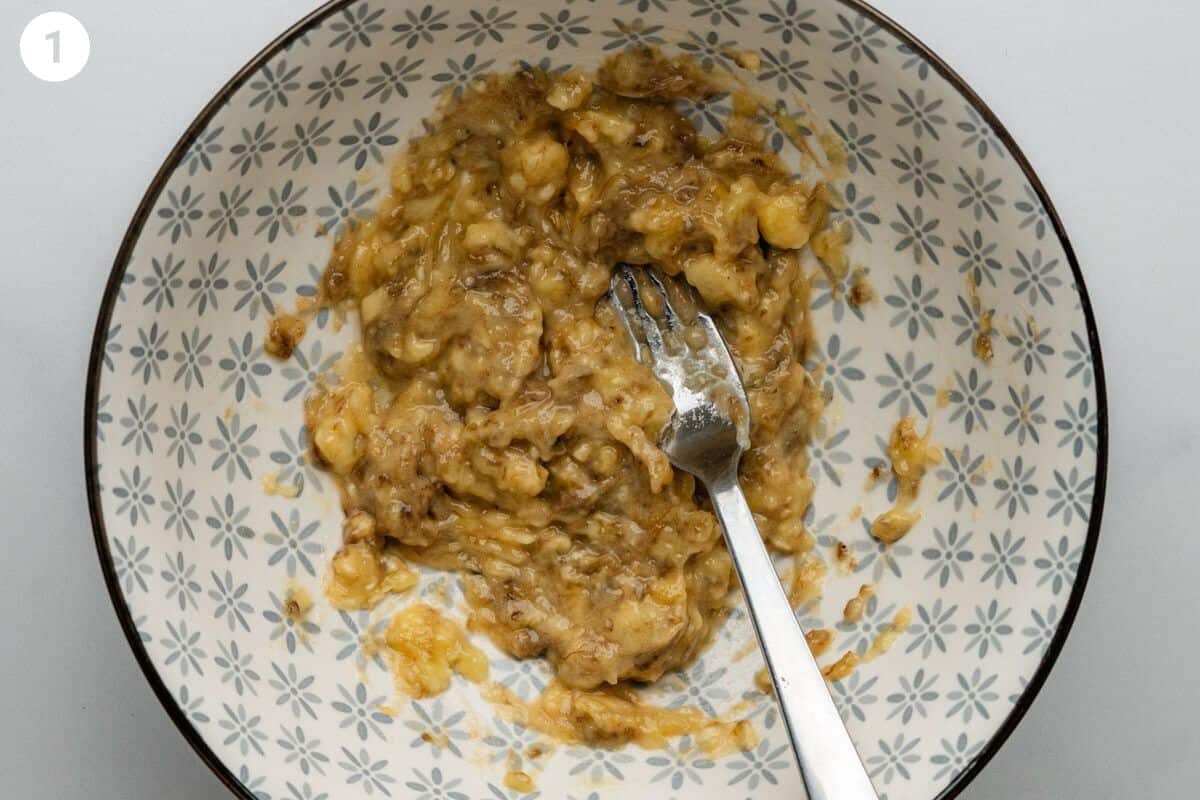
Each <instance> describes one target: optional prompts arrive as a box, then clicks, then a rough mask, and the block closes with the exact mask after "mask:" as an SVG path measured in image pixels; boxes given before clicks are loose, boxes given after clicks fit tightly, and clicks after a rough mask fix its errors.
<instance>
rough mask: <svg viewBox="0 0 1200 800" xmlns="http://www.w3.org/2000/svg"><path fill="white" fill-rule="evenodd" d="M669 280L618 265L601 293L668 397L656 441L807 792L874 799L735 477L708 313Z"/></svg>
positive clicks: (717, 340) (725, 384) (733, 440)
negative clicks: (680, 305) (683, 488)
mask: <svg viewBox="0 0 1200 800" xmlns="http://www.w3.org/2000/svg"><path fill="white" fill-rule="evenodd" d="M639 274H640V275H641V276H642V279H641V280H639V278H638V275H639ZM670 282H671V281H670V279H669V278H665V277H664V276H663V275H661V274H660V273H659V271H658V270H657V269H656V268H653V267H632V266H630V265H628V264H620V265H618V266H617V269H616V271H615V272H614V274H613V277H612V283H611V285H610V287H609V291H608V293H607V295H606V298H607V299H608V300H609V301H610V302H611V303H612V305H613V307H614V308H615V310H616V312H617V315H618V316H619V317H620V319H621V321H622V323H623V324H624V326H625V329H626V330H627V331H628V332H629V336H630V338H631V340H632V342H633V348H634V354H635V355H636V356H637V359H638V361H640V362H642V363H645V364H648V366H649V367H650V368H651V369H652V370H653V372H654V374H655V376H656V377H657V378H658V379H659V380H660V381H661V382H662V383H663V384H664V385H665V386H666V387H667V388H668V389H669V390H670V391H671V394H672V398H673V399H674V402H675V412H674V414H672V416H671V419H670V422H668V423H667V425H666V428H665V429H664V430H663V431H662V433H661V435H660V438H659V446H660V447H661V448H662V449H663V452H665V453H666V454H667V457H668V458H670V460H671V463H672V464H674V465H675V466H676V467H678V468H679V469H682V470H686V471H687V472H690V473H692V474H693V475H695V476H696V477H697V478H699V479H700V480H701V481H702V482H703V483H704V485H705V487H706V488H707V489H708V495H709V497H710V498H712V504H713V508H714V509H715V510H716V512H717V518H718V519H719V520H720V521H721V527H722V528H723V529H724V531H725V542H726V545H727V546H728V549H729V554H730V556H731V557H732V558H733V564H734V567H735V568H736V569H737V574H738V579H739V580H740V581H741V585H742V592H743V593H744V594H745V597H746V605H747V606H748V607H749V609H750V620H751V622H752V623H753V625H754V633H755V635H756V636H757V638H758V644H759V647H760V648H761V649H762V654H763V658H764V660H765V661H766V663H767V670H768V672H769V673H770V675H771V680H772V682H773V683H774V685H775V696H776V697H777V698H778V700H779V706H780V710H781V711H782V712H783V720H784V724H785V726H786V728H787V732H788V735H789V737H790V738H791V742H792V749H793V751H795V753H796V761H797V763H798V765H799V767H800V776H801V778H802V779H803V781H804V787H805V789H806V790H807V791H808V796H809V798H810V800H878V796H877V795H876V794H875V790H874V788H873V787H872V786H871V780H870V778H868V777H867V773H866V770H865V769H864V768H863V765H862V761H861V760H859V757H858V753H857V751H856V750H855V749H854V743H853V742H852V741H851V740H850V734H849V733H848V732H847V731H846V727H845V725H844V724H843V723H842V719H841V717H840V716H839V715H838V712H837V708H836V707H835V706H834V704H833V698H832V697H831V696H830V694H829V689H828V687H827V686H826V684H825V679H824V677H823V676H822V675H821V670H820V668H819V667H818V666H817V662H816V659H814V658H813V655H812V653H811V651H810V650H809V649H808V644H807V642H805V640H804V634H803V632H802V631H801V630H800V625H799V623H798V622H797V621H796V615H795V613H794V612H793V610H792V606H791V602H790V601H789V600H788V597H787V595H786V594H785V593H784V591H783V587H782V586H781V585H780V582H779V576H778V575H777V574H776V572H775V566H774V564H772V563H771V558H770V556H769V555H768V554H767V549H766V546H765V545H764V544H763V540H762V537H761V536H760V535H759V532H758V527H757V525H755V523H754V516H753V514H751V512H750V507H749V506H748V505H747V504H746V496H745V495H744V494H742V488H741V486H740V485H739V484H738V462H739V461H740V460H741V457H742V452H743V451H744V450H745V449H746V448H747V447H748V445H749V439H750V407H749V405H748V403H747V402H746V392H745V389H744V388H743V387H742V382H741V379H740V378H739V376H738V372H737V367H736V366H735V365H734V363H733V358H732V357H731V356H730V355H729V349H728V348H727V347H726V346H725V342H724V340H723V339H722V338H721V334H720V332H719V331H718V330H717V326H716V325H715V324H714V322H713V320H712V318H711V317H710V316H709V315H707V314H705V313H703V312H702V311H700V310H699V309H698V308H697V309H696V310H695V312H694V314H692V315H691V316H693V317H694V318H692V319H686V318H684V317H682V316H681V315H680V314H679V313H677V312H676V309H675V308H674V306H673V305H672V302H671V298H670V295H669V294H668V289H667V286H668V283H670ZM675 288H676V291H677V292H687V291H688V289H686V288H684V287H680V286H678V285H676V287H675ZM648 301H649V302H648Z"/></svg>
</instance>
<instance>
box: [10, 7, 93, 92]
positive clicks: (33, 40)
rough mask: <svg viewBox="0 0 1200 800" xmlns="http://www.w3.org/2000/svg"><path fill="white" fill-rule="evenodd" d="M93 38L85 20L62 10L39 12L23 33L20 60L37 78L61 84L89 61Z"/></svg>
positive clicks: (76, 73)
mask: <svg viewBox="0 0 1200 800" xmlns="http://www.w3.org/2000/svg"><path fill="white" fill-rule="evenodd" d="M91 52H92V40H91V39H90V38H89V37H88V32H87V29H86V28H84V27H83V23H82V22H80V21H79V20H77V19H75V17H72V16H71V15H70V14H67V13H66V12H63V11H47V12H46V13H45V14H38V15H37V16H36V17H34V18H33V19H32V20H30V22H29V24H28V25H26V26H25V30H24V31H22V32H21V60H22V61H24V62H25V68H26V69H28V70H29V71H30V72H31V73H33V75H34V76H35V77H37V78H41V79H42V80H44V81H50V82H51V83H59V82H61V81H67V80H70V79H71V78H74V77H75V76H76V75H78V74H79V73H80V71H82V70H83V67H84V65H85V64H87V60H88V56H89V55H91Z"/></svg>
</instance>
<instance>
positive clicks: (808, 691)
mask: <svg viewBox="0 0 1200 800" xmlns="http://www.w3.org/2000/svg"><path fill="white" fill-rule="evenodd" d="M708 493H709V496H710V497H711V498H712V503H713V507H714V508H715V509H716V512H717V517H718V518H719V519H720V521H721V526H722V528H724V530H725V542H726V544H727V545H728V546H729V554H730V556H731V557H732V558H733V565H734V567H735V568H736V569H737V574H738V579H739V580H740V581H741V583H742V592H743V593H744V594H745V596H746V605H747V606H748V607H749V609H750V621H751V622H752V623H753V625H754V634H755V636H756V637H757V638H758V646H759V648H760V649H761V650H762V654H763V658H764V660H765V661H766V662H767V670H768V671H769V672H770V674H771V680H772V682H773V683H774V684H775V696H776V697H777V698H778V700H779V706H780V710H781V711H782V712H783V713H782V716H783V722H784V726H785V727H786V728H787V732H788V736H789V737H790V738H791V741H792V750H793V751H794V752H795V754H796V762H797V763H798V765H799V767H800V777H801V778H802V779H803V781H804V787H805V789H806V790H807V791H808V797H809V800H879V798H878V795H876V794H875V789H874V787H872V786H871V779H870V778H869V777H868V776H867V771H866V769H865V768H864V767H863V764H862V761H861V760H860V759H859V756H858V752H857V751H856V750H855V749H854V743H853V742H852V741H851V740H850V734H849V733H848V732H847V731H846V726H845V725H844V724H843V723H842V718H841V716H840V715H839V714H838V711H837V707H836V706H835V705H834V704H833V697H832V696H831V695H830V694H829V687H828V686H826V684H825V678H824V676H822V675H821V670H820V668H819V667H818V666H817V661H816V659H815V658H813V655H812V652H811V651H810V650H809V649H808V643H807V642H806V641H805V639H804V633H803V632H802V631H801V630H800V624H799V623H798V622H797V621H796V614H795V612H794V611H793V610H792V604H791V601H789V600H788V597H787V594H785V593H784V591H783V587H782V586H781V585H780V583H779V576H778V574H776V572H775V565H774V564H773V563H772V562H771V557H770V556H769V555H768V554H767V548H766V545H764V544H763V540H762V537H761V536H760V535H759V533H758V526H757V525H756V524H755V523H754V515H753V514H752V513H751V512H750V506H748V505H747V504H746V496H745V495H744V494H743V493H742V487H741V486H740V485H739V484H738V479H737V469H736V467H735V468H734V469H732V470H729V471H728V474H725V475H722V476H720V477H718V478H716V479H714V480H713V481H711V482H710V483H709V484H708Z"/></svg>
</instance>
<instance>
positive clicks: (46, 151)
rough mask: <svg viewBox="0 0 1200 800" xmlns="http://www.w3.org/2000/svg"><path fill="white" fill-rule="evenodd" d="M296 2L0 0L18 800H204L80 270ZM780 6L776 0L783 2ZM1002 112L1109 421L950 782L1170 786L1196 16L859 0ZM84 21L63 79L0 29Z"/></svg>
mask: <svg viewBox="0 0 1200 800" xmlns="http://www.w3.org/2000/svg"><path fill="white" fill-rule="evenodd" d="M313 2H315V0H203V2H192V3H182V2H161V0H64V3H63V4H62V5H55V4H54V3H52V2H50V3H48V2H46V0H3V2H2V3H0V278H2V279H3V281H2V283H0V342H3V348H2V349H0V376H3V377H2V378H0V387H3V388H0V456H2V457H0V509H3V512H4V520H5V521H4V523H3V532H4V534H5V536H4V540H3V549H0V618H2V619H3V620H4V623H3V626H2V627H0V656H2V660H0V775H3V776H4V781H5V783H6V785H7V787H8V788H7V789H6V790H5V791H4V794H5V795H7V796H10V797H19V798H83V797H87V798H90V799H91V800H116V799H117V798H122V799H124V798H173V799H177V800H199V799H200V798H223V797H225V796H226V795H225V794H224V789H223V788H222V787H221V785H220V784H219V782H218V781H217V780H216V778H214V777H213V776H212V775H211V774H209V772H208V770H207V768H206V767H205V766H204V765H203V764H202V763H201V762H200V760H199V759H198V758H196V757H195V756H194V755H193V754H192V752H191V750H190V748H189V747H188V745H187V744H186V743H185V742H184V740H183V738H182V737H181V736H180V735H179V734H178V733H177V732H176V731H175V729H174V726H173V725H172V723H171V722H170V721H169V719H168V718H167V716H166V714H165V713H164V712H163V710H162V709H161V708H160V707H159V704H158V701H157V700H156V699H155V698H154V696H153V694H152V693H151V691H150V689H149V687H148V685H147V684H146V683H145V681H144V680H143V678H142V675H141V672H140V671H139V670H138V667H137V665H136V663H135V662H134V659H133V656H132V655H131V653H130V651H129V649H128V648H127V646H126V644H125V641H124V638H123V637H122V635H121V632H120V629H119V627H118V625H117V622H116V619H115V616H114V614H113V613H112V609H111V607H110V604H109V600H108V597H107V594H106V592H105V590H104V586H103V583H102V581H101V577H100V570H99V567H98V566H97V560H96V554H95V551H94V549H93V546H92V535H91V530H90V527H89V524H88V519H87V509H86V504H85V500H84V488H83V470H82V466H81V462H82V422H81V418H82V403H83V385H84V373H85V370H86V366H87V349H88V345H89V342H90V339H91V334H92V326H93V324H94V322H95V315H96V309H97V306H98V303H99V300H100V295H101V291H102V287H103V285H104V281H105V279H106V277H107V276H108V271H109V268H110V266H111V263H112V259H113V256H114V254H115V252H116V249H117V246H118V242H119V240H120V237H121V235H122V233H123V232H124V230H125V226H126V224H127V223H128V221H129V218H130V216H131V215H132V213H133V211H134V208H135V206H136V204H137V202H138V200H139V199H140V197H141V195H142V192H143V191H144V189H145V187H146V186H147V184H148V182H149V181H150V179H151V177H152V176H153V174H154V172H155V170H156V169H157V168H158V166H159V164H160V163H161V162H162V160H163V158H164V157H165V155H166V154H167V152H168V150H169V149H170V148H171V147H172V145H173V144H174V143H175V141H176V139H177V138H178V136H179V135H180V134H181V133H182V131H183V130H184V128H185V127H186V126H187V125H188V123H190V122H191V120H192V118H193V117H194V116H195V115H196V113H197V112H198V111H199V110H200V108H201V107H202V106H203V105H204V103H205V102H207V101H208V99H209V98H210V97H211V96H212V94H213V93H214V92H215V91H216V90H217V89H218V88H219V87H220V86H221V85H222V84H223V83H224V82H225V80H226V79H227V78H228V77H229V76H230V75H232V74H233V72H234V71H235V70H237V69H238V68H239V67H241V66H242V64H243V63H245V62H246V61H247V60H248V59H249V58H250V57H251V56H253V55H254V54H255V53H256V52H257V51H258V50H259V49H260V48H261V47H262V46H263V45H265V44H266V43H267V42H268V41H270V40H271V39H272V38H274V36H275V35H276V34H278V33H279V32H281V31H282V30H283V29H284V28H285V27H287V26H288V25H290V24H291V23H292V22H294V21H295V20H296V19H298V18H299V17H301V16H302V15H303V14H304V13H306V12H307V11H308V10H309V8H310V7H311V5H312V3H313ZM801 4H803V3H801ZM878 5H879V6H880V7H881V8H882V9H883V10H884V11H885V12H887V13H889V14H891V15H893V16H894V17H895V18H896V19H898V20H899V21H900V23H901V24H903V25H905V26H907V27H908V28H909V29H910V30H912V31H914V32H915V33H916V34H917V35H918V36H919V37H920V38H922V39H923V40H924V41H925V42H926V43H927V44H929V45H930V46H931V47H932V48H933V49H934V50H935V51H936V52H938V53H939V54H941V55H942V57H943V58H945V59H946V61H947V62H949V63H950V64H951V65H952V66H953V67H954V68H955V69H957V70H958V71H959V72H960V73H961V74H962V75H963V76H964V77H965V78H966V79H967V81H968V82H969V83H970V84H971V85H972V86H974V87H975V89H976V90H977V91H978V92H979V94H980V95H981V96H982V97H983V98H984V99H985V100H986V101H987V102H988V103H989V104H991V106H992V108H994V109H995V110H996V112H997V114H999V116H1000V118H1001V119H1002V120H1004V122H1005V123H1006V124H1007V126H1008V127H1009V129H1010V130H1011V131H1012V133H1013V134H1014V136H1015V137H1016V139H1017V141H1018V142H1019V143H1020V144H1021V146H1022V147H1023V148H1024V150H1025V152H1026V153H1027V154H1028V155H1029V157H1030V159H1031V160H1032V162H1033V164H1034V166H1035V167H1036V169H1037V170H1038V172H1039V174H1040V175H1041V177H1042V179H1043V180H1044V182H1045V184H1046V186H1047V188H1048V190H1049V192H1050V194H1051V196H1052V197H1053V198H1054V200H1055V202H1056V203H1057V206H1058V209H1059V211H1060V212H1061V214H1062V217H1063V219H1064V221H1065V223H1066V227H1067V230H1068V231H1069V232H1070V234H1071V237H1072V239H1073V241H1074V244H1075V248H1076V250H1077V252H1078V254H1079V260H1080V262H1081V263H1082V265H1083V270H1084V273H1085V276H1086V278H1087V282H1088V286H1089V287H1090V289H1091V293H1092V299H1093V302H1094V304H1095V307H1096V312H1097V316H1098V318H1099V326H1100V333H1101V339H1102V342H1103V346H1104V352H1105V356H1106V361H1107V364H1106V366H1107V375H1108V386H1109V403H1110V415H1111V416H1110V422H1111V431H1112V434H1111V444H1110V449H1111V453H1110V461H1109V490H1108V503H1107V507H1106V509H1105V513H1104V527H1103V532H1102V536H1101V546H1100V550H1099V555H1098V558H1097V560H1096V564H1095V569H1094V571H1093V573H1092V579H1091V583H1090V585H1089V588H1088V591H1087V597H1086V599H1085V602H1084V605H1083V609H1082V611H1081V613H1080V615H1079V617H1078V619H1077V621H1076V624H1075V628H1074V632H1073V633H1072V635H1071V638H1070V641H1069V642H1068V644H1067V646H1066V649H1065V650H1064V652H1063V654H1062V657H1061V658H1060V659H1059V662H1058V666H1057V668H1056V669H1055V671H1054V673H1053V675H1052V676H1051V677H1050V680H1049V682H1048V683H1047V684H1046V687H1045V689H1044V690H1043V691H1042V693H1041V696H1040V697H1039V698H1038V701H1037V703H1036V704H1035V705H1034V707H1033V709H1032V710H1031V711H1030V713H1029V714H1028V716H1027V717H1026V718H1025V721H1024V722H1023V723H1022V724H1021V726H1020V727H1019V728H1018V729H1017V731H1016V733H1015V734H1014V735H1013V736H1012V738H1011V739H1010V740H1009V742H1008V744H1007V745H1006V746H1005V747H1004V749H1003V750H1002V751H1001V753H1000V754H999V756H997V758H996V759H995V760H994V761H993V762H992V764H991V765H990V766H989V767H988V768H987V769H986V770H985V771H984V773H983V774H982V775H981V776H980V777H979V778H978V779H977V780H976V781H975V783H974V784H973V785H972V786H971V787H970V788H969V789H968V790H967V791H966V792H965V793H964V797H965V798H966V800H1024V799H1025V798H1038V799H1039V800H1041V799H1042V798H1050V799H1053V800H1059V799H1063V800H1071V799H1073V798H1089V799H1093V798H1134V797H1136V798H1167V797H1172V798H1174V797H1195V796H1197V789H1196V778H1195V775H1194V773H1195V771H1196V767H1197V765H1200V724H1198V723H1200V692H1198V691H1197V689H1196V688H1195V680H1196V675H1197V669H1196V667H1197V664H1196V662H1197V655H1198V654H1200V651H1198V645H1197V642H1198V641H1200V639H1198V638H1197V633H1198V625H1197V608H1198V606H1200V602H1198V598H1200V592H1197V590H1196V588H1195V586H1196V585H1197V570H1198V569H1200V530H1198V529H1197V519H1198V515H1197V507H1198V504H1197V497H1198V496H1200V490H1198V489H1197V486H1196V484H1197V480H1198V475H1200V470H1198V468H1197V461H1198V459H1197V455H1198V454H1197V450H1198V440H1200V411H1198V410H1197V409H1198V397H1200V369H1198V368H1197V366H1196V364H1197V345H1198V344H1200V323H1198V322H1197V320H1198V319H1200V308H1198V306H1200V277H1198V275H1200V263H1198V262H1200V257H1198V255H1200V247H1198V246H1197V243H1198V242H1200V202H1198V201H1197V199H1196V198H1197V186H1198V185H1200V168H1198V162H1200V146H1198V145H1197V130H1198V129H1200V125H1198V124H1197V123H1200V112H1198V111H1197V100H1198V99H1200V98H1198V97H1197V90H1196V84H1195V80H1196V76H1197V74H1200V63H1198V62H1200V58H1197V57H1196V55H1194V54H1195V52H1196V51H1195V35H1196V30H1197V24H1198V23H1200V11H1197V10H1196V7H1195V6H1194V5H1193V4H1186V5H1185V4H1182V3H1176V2H1173V1H1172V0H1143V2H1138V3H1116V2H1109V3H1097V2H1094V0H1049V2H1047V0H1005V1H1004V2H997V1H996V0H907V1H905V0H879V2H878ZM48 10H65V11H69V12H71V13H73V14H75V15H76V16H77V17H79V18H80V19H81V20H82V21H83V23H84V24H85V25H86V26H87V28H88V30H89V32H90V33H91V38H92V57H91V62H90V63H89V64H88V66H87V67H86V69H85V70H84V71H83V73H82V74H81V75H80V76H79V77H77V78H75V79H74V80H72V81H70V82H69V83H66V84H60V85H51V84H45V83H41V82H40V81H37V80H35V79H34V78H33V77H31V76H30V75H29V74H28V73H26V72H25V71H24V68H23V67H22V65H21V62H20V59H19V56H18V49H17V40H18V37H19V36H20V32H21V30H22V28H23V27H24V25H25V23H26V22H27V21H28V20H29V19H31V18H32V17H33V16H35V15H36V14H37V13H40V12H42V11H48Z"/></svg>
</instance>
